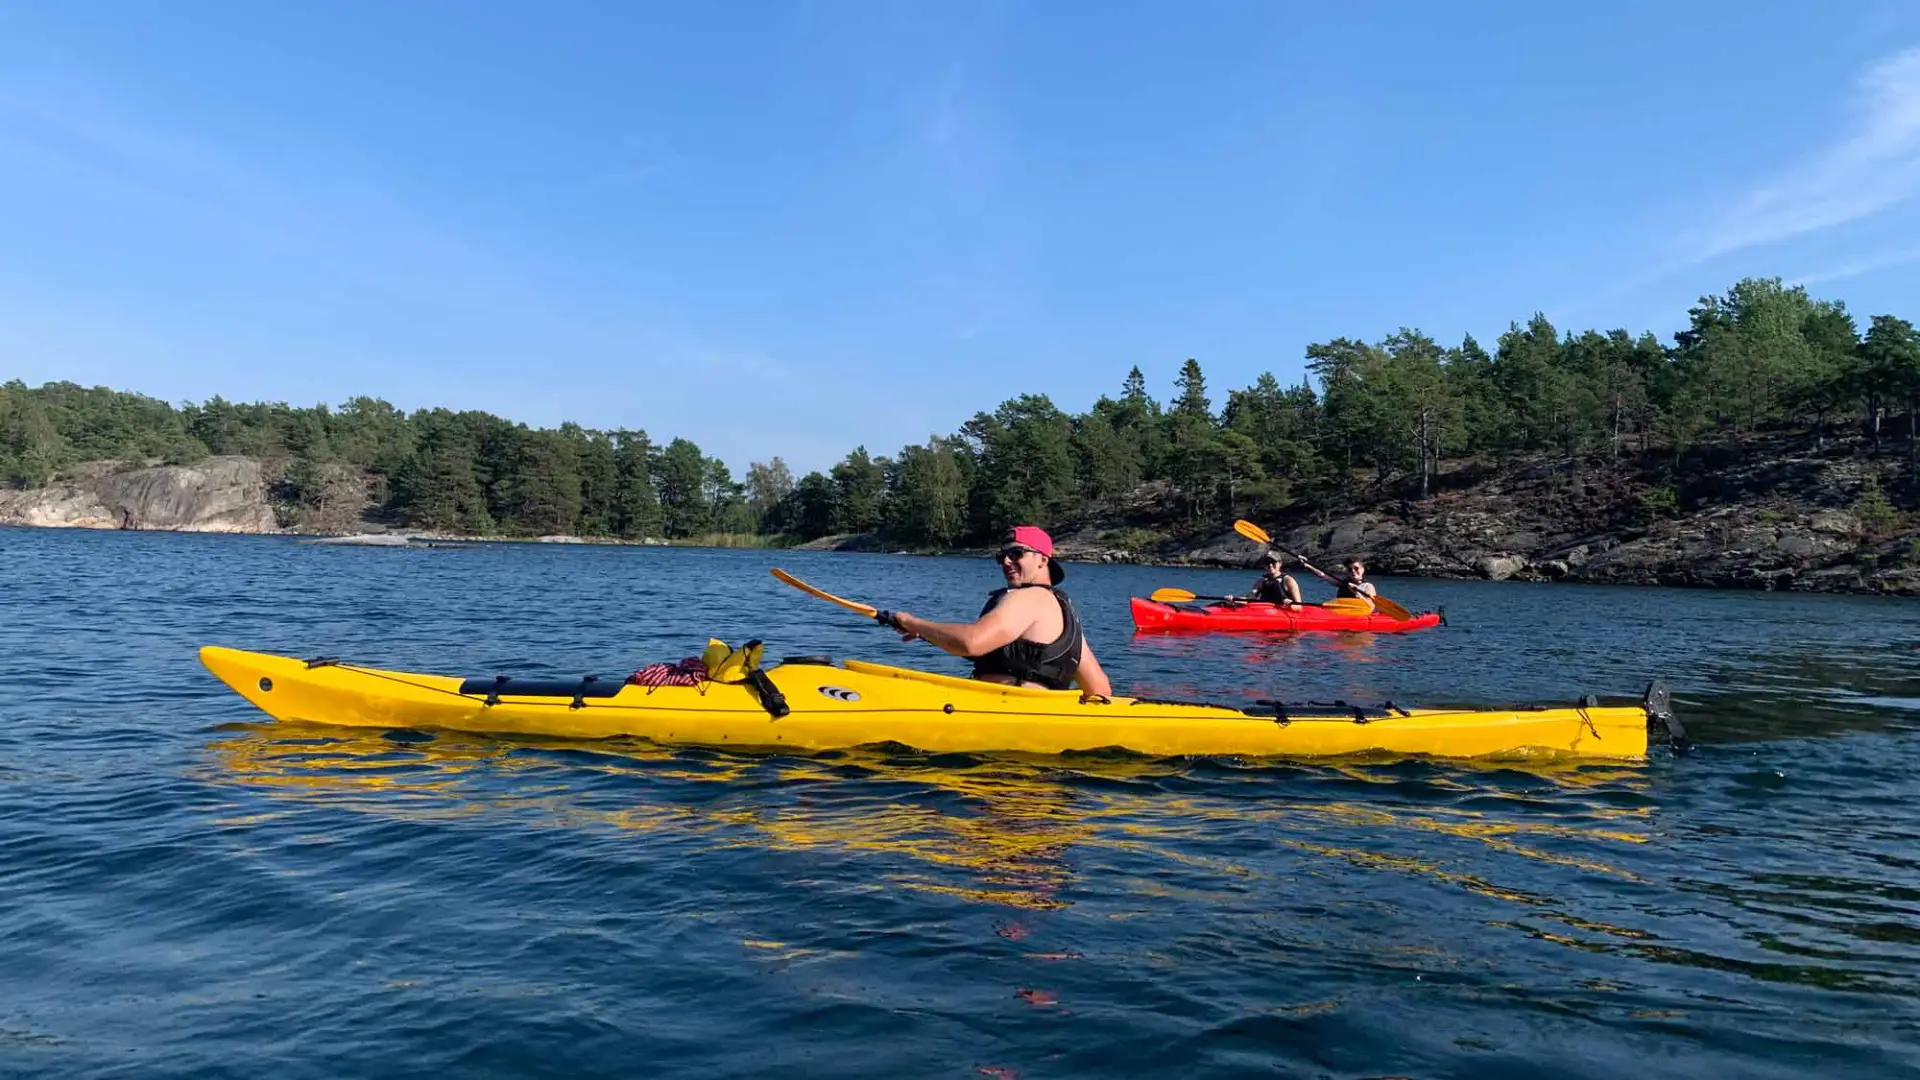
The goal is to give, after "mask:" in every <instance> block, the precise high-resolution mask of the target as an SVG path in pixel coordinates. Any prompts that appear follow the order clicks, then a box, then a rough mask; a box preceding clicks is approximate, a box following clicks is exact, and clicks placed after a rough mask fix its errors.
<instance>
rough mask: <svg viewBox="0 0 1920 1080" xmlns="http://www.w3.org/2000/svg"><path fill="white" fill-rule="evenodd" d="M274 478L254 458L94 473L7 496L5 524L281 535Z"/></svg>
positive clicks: (0, 520)
mask: <svg viewBox="0 0 1920 1080" xmlns="http://www.w3.org/2000/svg"><path fill="white" fill-rule="evenodd" d="M267 486H268V481H267V477H266V475H265V474H264V472H263V470H262V468H261V465H260V462H259V461H257V460H255V459H253V458H248V457H215V458H208V459H207V460H205V461H202V462H198V463H196V464H193V465H160V466H155V467H153V468H146V469H133V470H130V471H126V472H112V471H108V470H107V469H105V468H95V469H92V470H88V471H84V472H80V473H77V474H75V475H74V476H71V477H69V478H67V479H65V480H62V481H60V482H58V483H55V484H53V485H51V486H49V487H45V488H38V489H34V490H29V491H0V524H7V525H39V526H51V527H65V528H81V529H153V530H161V531H172V532H226V533H270V532H278V531H279V529H280V525H279V522H278V520H277V519H276V518H275V516H274V512H273V507H272V506H271V505H270V504H269V503H268V498H267V495H268V493H267Z"/></svg>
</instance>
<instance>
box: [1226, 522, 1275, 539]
mask: <svg viewBox="0 0 1920 1080" xmlns="http://www.w3.org/2000/svg"><path fill="white" fill-rule="evenodd" d="M1233 531H1234V532H1237V533H1239V534H1240V535H1241V536H1244V537H1246V538H1247V539H1249V540H1251V541H1253V542H1254V543H1256V544H1271V543H1273V537H1271V536H1268V535H1267V530H1265V529H1263V528H1261V527H1260V526H1258V525H1255V524H1254V523H1253V522H1251V521H1247V520H1245V519H1244V518H1243V519H1241V520H1239V521H1236V522H1234V523H1233Z"/></svg>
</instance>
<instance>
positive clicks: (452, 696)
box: [200, 645, 1684, 759]
mask: <svg viewBox="0 0 1920 1080" xmlns="http://www.w3.org/2000/svg"><path fill="white" fill-rule="evenodd" d="M200 659H201V661H202V663H203V664H204V665H205V666H206V667H207V668H208V670H209V671H211V672H212V673H213V674H214V675H215V676H217V677H218V678H220V680H221V681H222V682H224V683H226V684H227V685H228V686H229V687H231V688H232V689H233V690H235V691H236V692H237V693H239V694H240V696H241V697H243V698H245V699H246V700H248V701H249V702H251V703H252V704H253V705H255V706H256V707H257V708H259V709H260V710H261V711H262V712H265V713H266V714H268V715H269V716H272V717H273V718H275V719H277V720H283V721H289V722H304V723H316V724H326V725H334V726H388V727H429V728H443V729H449V730H459V731H470V732H481V733H499V734H522V735H541V736H552V737H561V738H588V739H593V738H606V737H612V736H639V737H643V738H648V739H651V740H653V741H656V742H661V743H669V744H689V745H733V746H746V745H756V746H769V747H779V748H787V749H793V748H802V749H840V748H851V747H855V746H862V745H872V744H877V743H899V744H903V745H907V746H911V747H914V748H916V749H920V750H925V751H930V752H946V751H956V752H992V751H1019V752H1036V753H1043V754H1059V753H1065V752H1073V751H1080V750H1102V749H1113V748H1120V749H1124V750H1130V751H1133V752H1136V753H1143V754H1148V755H1154V756H1191V755H1244V756H1281V757H1289V756H1308V757H1317V756H1329V755H1349V754H1357V753H1368V752H1374V751H1386V752H1396V753H1408V754H1422V755H1431V756H1441V757H1486V756H1521V757H1528V756H1534V755H1537V754H1540V753H1548V754H1554V755H1570V756H1574V757H1598V758H1611V759H1641V758H1644V757H1645V755H1646V752H1647V745H1648V729H1649V726H1650V725H1653V724H1655V723H1656V722H1658V723H1663V724H1667V725H1669V726H1668V728H1667V732H1668V734H1669V735H1670V738H1669V741H1670V742H1676V744H1677V740H1676V739H1675V738H1672V737H1671V736H1679V737H1680V738H1683V737H1684V734H1683V732H1681V731H1679V729H1678V726H1677V721H1672V720H1671V719H1670V718H1671V706H1670V698H1669V695H1668V692H1667V689H1666V684H1665V683H1664V682H1662V681H1660V680H1658V679H1656V680H1654V681H1653V682H1652V683H1650V684H1649V685H1648V687H1647V691H1646V693H1645V694H1643V695H1642V696H1641V697H1640V698H1639V699H1637V700H1634V699H1619V698H1614V699H1609V700H1608V701H1606V702H1604V703H1603V702H1602V700H1601V699H1600V698H1598V697H1594V696H1591V695H1589V696H1587V697H1584V698H1581V699H1579V700H1578V701H1576V702H1574V703H1572V704H1569V705H1554V704H1532V705H1520V706H1506V707H1497V708H1437V709H1422V708H1406V707H1403V706H1400V705H1396V704H1394V703H1392V702H1385V703H1383V704H1381V705H1379V706H1362V705H1355V704H1351V703H1348V702H1346V701H1343V700H1342V701H1331V702H1328V701H1305V702H1283V701H1279V700H1276V699H1271V698H1259V699H1254V701H1253V702H1252V704H1251V705H1226V704H1220V703H1214V702H1204V701H1183V700H1167V699H1157V698H1134V697H1125V696H1117V697H1115V698H1113V699H1111V700H1106V701H1102V700H1098V699H1096V700H1093V701H1090V702H1082V701H1081V700H1080V695H1079V693H1078V691H1074V690H1047V689H1043V688H1037V687H1020V686H1010V685H1005V684H1000V683H991V682H981V681H976V680H973V679H966V678H961V677H958V676H952V675H945V674H941V673H938V672H929V671H919V670H914V669H910V668H896V667H890V666H888V665H884V664H876V663H872V662H869V661H861V660H854V659H847V660H843V661H841V662H838V663H835V662H833V661H832V660H830V659H829V658H826V657H814V656H808V657H789V658H786V659H785V660H783V661H781V662H780V663H777V664H775V665H773V666H770V667H767V668H764V669H756V671H755V677H754V678H753V679H750V680H749V681H748V682H741V683H736V682H731V681H729V682H713V681H706V682H701V683H698V684H696V685H675V684H667V685H658V686H642V685H637V684H633V683H629V682H627V681H625V680H622V679H614V678H604V677H599V676H591V675H589V676H578V677H561V678H554V677H549V676H528V677H514V676H506V675H494V676H467V677H460V676H444V675H428V674H420V673H414V672H401V671H389V670H385V669H381V668H371V667H360V666H358V665H354V664H350V663H344V662H342V661H340V660H339V659H338V658H335V657H319V658H316V659H313V660H301V659H297V658H293V657H284V656H275V655H272V654H266V653H255V652H246V651H243V650H238V649H228V648H222V647H220V646H213V645H209V646H205V647H203V648H202V649H201V650H200ZM756 681H757V682H760V683H764V684H765V687H766V688H772V689H773V692H774V693H775V694H777V695H779V696H780V699H781V700H780V707H779V708H778V709H770V708H769V705H768V703H767V700H766V699H765V698H764V697H763V696H762V690H763V689H764V688H762V689H756V688H755V687H754V686H753V685H752V683H753V682H756Z"/></svg>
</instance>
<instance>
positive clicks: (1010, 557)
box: [994, 546, 1033, 562]
mask: <svg viewBox="0 0 1920 1080" xmlns="http://www.w3.org/2000/svg"><path fill="white" fill-rule="evenodd" d="M1032 553H1033V549H1032V548H1030V547H1018V546H1015V547H1003V548H1001V549H1000V554H998V555H996V556H994V558H996V559H999V560H1002V561H1005V562H1019V561H1020V556H1022V555H1028V554H1032Z"/></svg>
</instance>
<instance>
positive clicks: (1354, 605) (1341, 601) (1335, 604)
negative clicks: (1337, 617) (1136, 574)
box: [1147, 589, 1373, 615]
mask: <svg viewBox="0 0 1920 1080" xmlns="http://www.w3.org/2000/svg"><path fill="white" fill-rule="evenodd" d="M1147 599H1149V600H1152V601H1153V602H1154V603H1156V604H1184V603H1187V602H1189V601H1192V600H1238V601H1241V602H1242V603H1248V602H1250V601H1248V600H1247V599H1246V597H1243V596H1200V595H1198V594H1195V593H1191V592H1188V591H1187V590H1185V589H1155V590H1153V592H1152V594H1151V595H1149V596H1148V597H1147ZM1300 606H1302V607H1323V608H1327V609H1329V610H1332V611H1349V612H1352V613H1354V614H1356V615H1365V614H1367V613H1369V612H1371V611H1372V610H1373V605H1371V604H1369V603H1367V602H1366V601H1365V600H1355V599H1353V598H1352V597H1350V596H1336V597H1334V598H1333V599H1331V600H1328V601H1326V602H1324V603H1319V604H1315V603H1312V602H1310V601H1302V602H1301V605H1300Z"/></svg>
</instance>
